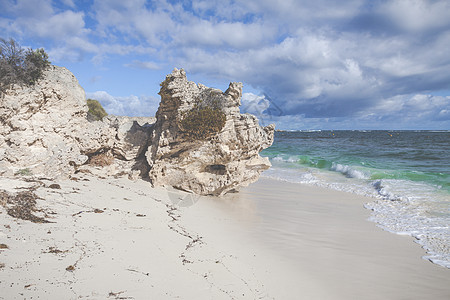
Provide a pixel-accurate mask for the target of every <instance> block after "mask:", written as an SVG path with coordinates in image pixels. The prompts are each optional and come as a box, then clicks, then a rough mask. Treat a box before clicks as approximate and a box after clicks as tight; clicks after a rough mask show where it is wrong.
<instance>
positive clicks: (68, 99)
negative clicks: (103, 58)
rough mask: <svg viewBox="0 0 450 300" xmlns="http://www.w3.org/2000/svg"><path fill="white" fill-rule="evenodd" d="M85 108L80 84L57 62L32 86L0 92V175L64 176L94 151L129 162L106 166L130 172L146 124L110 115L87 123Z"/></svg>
mask: <svg viewBox="0 0 450 300" xmlns="http://www.w3.org/2000/svg"><path fill="white" fill-rule="evenodd" d="M87 111H88V108H87V105H86V97H85V93H84V90H83V88H82V87H81V86H80V85H79V84H78V81H77V79H76V78H75V76H74V75H73V74H72V73H71V72H70V71H68V70H67V69H65V68H62V67H57V66H51V67H50V68H49V69H48V70H47V71H45V73H44V76H43V78H42V79H41V80H40V81H39V82H38V83H37V84H36V85H34V86H32V87H28V86H17V85H16V86H14V87H13V88H12V89H9V90H7V91H6V92H5V93H4V94H3V95H0V175H8V174H9V175H11V174H14V173H17V172H19V171H21V170H27V172H28V173H30V174H35V175H42V176H47V177H58V176H68V175H70V174H73V173H74V172H75V171H76V170H77V169H78V168H79V167H80V166H81V165H83V164H85V163H87V162H88V161H89V159H90V157H92V156H95V155H98V154H99V153H110V154H111V156H116V157H118V158H119V160H121V162H120V163H121V165H124V163H123V162H129V163H128V164H126V166H122V167H120V166H119V167H117V168H115V169H113V170H111V171H112V172H116V173H119V172H121V173H123V172H124V168H126V169H125V170H126V172H125V173H127V172H128V171H129V172H128V173H129V175H131V173H130V172H132V170H131V168H132V166H133V165H135V164H136V163H135V159H136V158H137V157H139V156H142V155H141V154H142V151H143V150H145V149H146V147H147V140H148V137H149V135H150V131H151V129H150V128H149V126H141V125H139V124H138V123H137V122H136V121H135V120H133V119H132V118H127V117H114V116H110V117H108V118H105V120H104V121H103V122H101V121H97V122H88V120H87V116H86V114H87ZM149 121H150V122H151V121H154V120H152V119H149ZM114 162H115V161H112V162H111V163H112V164H113V165H114ZM118 163H119V161H118ZM138 169H139V168H138ZM140 169H142V168H140ZM141 171H142V170H141ZM147 171H148V169H146V170H145V171H144V172H147ZM132 173H133V174H134V175H136V174H135V173H136V171H134V172H132Z"/></svg>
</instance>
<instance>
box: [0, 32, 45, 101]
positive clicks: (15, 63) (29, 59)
mask: <svg viewBox="0 0 450 300" xmlns="http://www.w3.org/2000/svg"><path fill="white" fill-rule="evenodd" d="M49 66H50V62H49V61H48V55H47V53H45V51H44V49H37V50H34V51H33V49H31V48H29V49H27V50H24V49H22V48H21V47H20V45H19V44H18V43H17V42H16V41H14V40H13V39H10V40H9V41H7V40H5V39H2V38H0V94H1V93H3V92H4V91H6V90H7V89H9V88H10V87H11V86H12V85H13V84H19V85H22V84H25V85H33V84H35V83H36V81H38V80H39V79H40V78H41V77H42V74H43V72H44V71H45V70H46V69H47V68H48V67H49Z"/></svg>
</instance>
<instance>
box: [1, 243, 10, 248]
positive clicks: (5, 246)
mask: <svg viewBox="0 0 450 300" xmlns="http://www.w3.org/2000/svg"><path fill="white" fill-rule="evenodd" d="M0 249H9V247H8V245H6V244H0Z"/></svg>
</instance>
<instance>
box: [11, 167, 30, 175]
mask: <svg viewBox="0 0 450 300" xmlns="http://www.w3.org/2000/svg"><path fill="white" fill-rule="evenodd" d="M15 175H19V176H31V175H33V172H31V170H30V169H28V168H25V169H20V170H19V171H17V172H16V174H15Z"/></svg>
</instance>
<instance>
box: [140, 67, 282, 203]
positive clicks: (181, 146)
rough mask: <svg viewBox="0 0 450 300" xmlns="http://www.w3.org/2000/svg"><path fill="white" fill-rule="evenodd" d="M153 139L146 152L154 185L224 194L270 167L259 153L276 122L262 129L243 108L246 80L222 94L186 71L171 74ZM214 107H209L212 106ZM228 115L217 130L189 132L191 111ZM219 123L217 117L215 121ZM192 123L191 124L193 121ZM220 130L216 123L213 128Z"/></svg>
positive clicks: (164, 84) (163, 87) (163, 86)
mask: <svg viewBox="0 0 450 300" xmlns="http://www.w3.org/2000/svg"><path fill="white" fill-rule="evenodd" d="M159 95H160V96H161V102H160V105H159V108H158V111H157V113H156V119H157V120H156V123H155V124H154V130H153V133H152V139H151V143H150V146H149V148H148V151H147V153H146V157H147V161H148V164H149V166H150V168H151V169H150V172H149V177H150V180H151V182H152V184H153V185H154V186H161V185H168V186H173V187H175V188H178V189H181V190H185V191H189V192H193V193H196V194H201V195H222V194H225V193H227V192H230V191H234V190H235V189H236V188H238V187H240V186H246V185H248V184H250V183H251V182H254V181H256V180H257V179H258V177H259V174H260V173H261V172H262V171H264V170H266V169H268V168H269V167H270V162H269V160H268V159H267V158H263V157H261V156H260V155H259V152H260V151H261V150H263V149H265V148H267V147H269V146H270V145H271V144H272V142H273V134H274V129H275V126H274V125H269V126H266V127H261V126H260V125H259V123H258V119H257V118H256V117H255V116H253V115H250V114H241V113H240V111H239V106H240V104H241V103H240V99H241V96H242V83H235V82H233V83H230V85H229V88H228V89H227V90H226V91H225V92H222V91H220V90H218V89H213V88H208V87H206V86H204V85H202V84H195V83H194V82H191V81H188V80H187V78H186V73H185V72H184V70H183V69H181V70H178V69H174V70H173V72H172V73H171V74H169V75H167V76H166V79H165V80H164V81H163V82H162V84H161V90H160V92H159ZM208 107H209V108H208ZM193 111H197V112H198V113H197V115H201V114H202V113H216V112H217V111H219V114H218V115H217V116H219V117H220V114H222V113H223V116H224V124H219V123H218V124H219V125H221V126H220V127H221V128H220V127H219V129H218V130H217V132H208V131H206V133H205V131H204V130H203V131H202V129H203V128H202V126H203V125H204V126H203V127H204V128H207V127H208V126H210V125H209V123H208V124H206V123H205V124H203V125H202V124H200V126H199V128H197V130H198V131H199V132H200V134H196V131H192V130H191V131H190V130H187V129H186V128H185V127H187V126H186V124H187V122H185V118H187V117H189V116H192V115H193V114H192V113H191V112H193ZM213 121H214V120H213ZM189 124H190V123H189ZM211 128H215V127H211Z"/></svg>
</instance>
